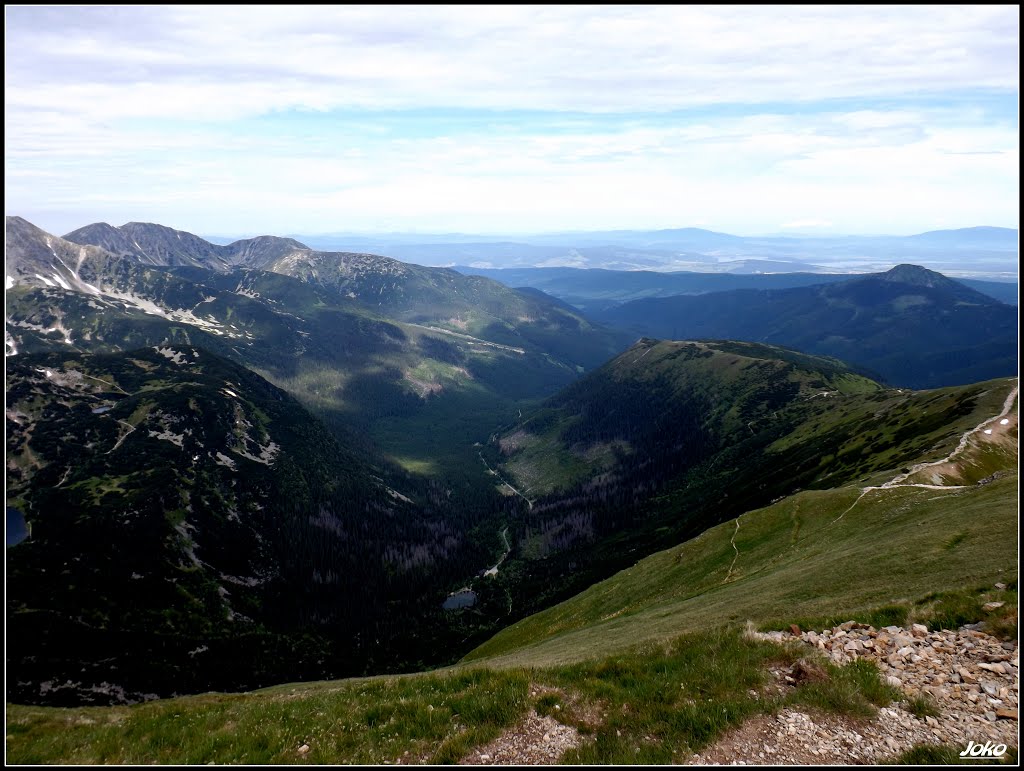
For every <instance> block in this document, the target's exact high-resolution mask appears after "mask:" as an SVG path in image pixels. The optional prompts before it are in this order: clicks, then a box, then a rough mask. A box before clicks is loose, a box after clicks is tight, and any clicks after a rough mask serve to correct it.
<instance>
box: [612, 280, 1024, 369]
mask: <svg viewBox="0 0 1024 771" xmlns="http://www.w3.org/2000/svg"><path fill="white" fill-rule="evenodd" d="M597 317H598V318H600V319H601V320H603V321H605V322H606V323H608V324H612V325H617V326H620V327H622V328H624V329H628V330H630V331H633V332H635V333H637V334H644V335H652V336H657V337H667V338H672V339H701V338H712V339H732V340H750V341H755V342H766V343H772V344H776V345H785V346H788V347H792V348H796V349H798V350H802V351H806V352H808V353H816V354H823V355H828V356H834V357H836V358H839V359H842V360H843V361H847V362H850V363H853V364H857V365H860V366H862V367H865V368H867V369H868V370H870V371H872V372H876V373H878V374H879V376H881V377H882V378H884V379H885V380H886V381H888V382H889V383H891V384H893V385H899V386H904V387H910V388H934V387H937V386H943V385H954V384H961V383H971V382H976V381H979V380H985V379H989V378H993V377H1000V376H1004V375H1012V374H1014V373H1015V372H1016V371H1017V309H1016V308H1014V307H1012V306H1009V305H1005V304H1003V303H1000V302H997V301H995V300H994V299H992V298H990V297H988V296H986V295H983V294H981V293H979V292H976V291H974V290H973V289H970V288H968V287H966V286H964V285H963V284H961V283H959V282H956V281H952V280H950V279H948V278H946V277H945V276H942V275H940V274H938V273H935V272H933V271H929V270H926V269H924V268H921V267H918V266H914V265H900V266H897V267H896V268H893V269H892V270H890V271H888V272H887V273H882V274H869V275H864V276H858V277H856V278H852V279H848V280H846V281H841V282H836V283H831V284H821V285H817V286H808V287H795V288H791V289H779V290H751V289H747V290H733V291H728V292H714V293H711V294H705V295H698V296H678V297H666V298H650V299H644V300H635V301H632V302H629V303H626V304H624V305H621V306H618V307H615V308H610V309H608V310H606V311H604V312H602V313H599V314H597Z"/></svg>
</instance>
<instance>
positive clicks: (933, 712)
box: [907, 696, 942, 720]
mask: <svg viewBox="0 0 1024 771" xmlns="http://www.w3.org/2000/svg"><path fill="white" fill-rule="evenodd" d="M907 712H909V713H910V714H911V715H913V716H914V717H916V718H917V719H918V720H924V719H925V718H926V717H938V716H939V715H940V714H942V713H941V711H940V710H939V707H938V705H937V704H936V703H935V702H934V701H932V700H931V699H929V698H928V697H927V696H915V697H913V698H912V699H908V700H907Z"/></svg>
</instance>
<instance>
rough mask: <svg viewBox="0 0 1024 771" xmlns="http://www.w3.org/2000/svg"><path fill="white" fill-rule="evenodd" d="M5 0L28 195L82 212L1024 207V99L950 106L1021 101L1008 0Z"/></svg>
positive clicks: (753, 213)
mask: <svg viewBox="0 0 1024 771" xmlns="http://www.w3.org/2000/svg"><path fill="white" fill-rule="evenodd" d="M6 16H7V33H6V34H7V41H6V42H7V61H6V63H7V76H6V77H7V81H6V89H5V100H6V111H5V118H6V121H5V124H6V174H7V197H8V201H9V204H8V205H9V206H17V207H18V208H17V210H15V211H12V213H22V214H25V215H28V214H29V213H31V212H43V213H51V214H54V215H55V214H56V213H57V212H63V215H62V216H65V217H69V216H71V214H72V213H74V212H83V214H81V215H77V216H79V219H78V220H77V221H75V222H68V223H66V224H67V227H65V228H64V230H69V229H71V228H72V227H76V226H78V225H82V224H85V221H88V220H92V219H110V220H113V221H115V222H116V223H118V224H119V223H120V222H123V221H124V220H126V219H153V220H158V221H163V222H167V223H168V224H172V225H175V226H177V227H182V228H185V229H189V230H199V231H203V232H224V231H228V230H230V231H232V232H245V231H248V232H268V231H276V232H295V231H302V230H305V231H307V232H311V231H325V230H338V229H343V228H346V227H370V228H372V227H374V226H375V225H376V223H382V222H387V223H388V226H389V227H394V226H395V224H396V223H403V222H404V223H407V224H408V226H409V227H417V228H421V229H427V230H439V229H448V228H451V229H464V230H468V229H472V228H478V229H489V230H508V229H515V228H517V227H518V228H519V229H530V228H533V229H545V228H551V229H564V228H596V227H600V228H603V227H619V226H621V227H644V226H651V227H666V226H675V225H680V224H693V223H696V222H701V223H714V227H716V228H718V229H728V228H730V227H731V228H733V229H734V230H740V231H747V232H749V231H751V230H758V229H761V230H768V229H771V230H774V229H775V228H777V227H779V226H778V224H777V223H779V222H785V223H787V225H784V226H782V227H822V228H824V227H835V228H837V229H842V230H846V231H851V232H855V231H859V230H863V229H865V228H867V229H870V230H875V231H877V230H879V229H880V228H881V227H883V226H884V225H885V224H894V225H895V226H897V227H900V228H901V229H903V230H906V229H907V228H908V227H913V226H912V225H908V224H907V223H910V222H915V223H931V222H933V221H934V220H935V219H936V217H940V216H941V217H944V218H947V219H949V220H950V221H951V222H959V223H961V224H964V225H967V224H979V223H986V224H1006V225H1013V224H1015V223H1016V218H1017V200H1018V172H1017V168H1018V163H1017V162H1018V154H1017V145H1018V129H1017V125H1016V117H1015V111H1006V110H1004V113H1005V112H1013V113H1014V114H1013V115H1012V116H1007V115H1006V114H1003V115H1002V116H1001V117H1000V115H997V116H996V117H993V116H992V115H991V114H989V113H988V112H987V111H986V110H985V109H984V108H983V107H976V108H971V109H963V107H962V105H961V104H957V105H955V106H952V107H944V106H943V104H944V99H945V98H946V95H947V94H960V95H961V97H962V95H963V94H965V93H966V94H984V95H988V96H987V97H986V98H993V99H1000V98H1001V99H1002V100H1003V104H1005V103H1007V102H1011V101H1014V100H1015V94H1016V89H1017V86H1018V75H1017V72H1018V68H1017V48H1018V36H1019V9H1018V8H1016V7H1012V6H999V7H978V8H975V7H967V6H961V7H956V6H939V7H931V8H924V9H917V8H885V7H880V6H874V7H855V8H846V7H807V6H800V7H792V8H788V7H771V8H766V9H760V8H755V7H743V8H739V7H726V8H720V7H682V6H657V7H653V6H648V7H641V8H631V7H611V6H598V7H580V6H559V7H520V6H474V7H469V8H462V7H454V6H453V7H445V6H412V7H397V6H396V7H391V8H386V9H383V10H378V9H376V8H374V7H370V6H338V7H334V6H315V7H311V6H300V7H295V8H293V7H287V8H285V7H272V8H268V9H264V8H256V7H253V8H246V9H241V10H236V9H234V8H230V7H224V6H218V7H213V8H206V7H197V6H192V7H187V6H171V7H129V8H103V7H79V8H75V7H50V8H32V7H9V8H8V9H7V12H6ZM978 104H982V105H984V104H986V101H985V99H983V98H979V100H978ZM758 105H761V106H760V107H759V106H758ZM378 109H386V110H389V111H392V112H390V113H388V114H385V115H381V114H379V113H375V112H373V111H374V110H378ZM487 110H501V111H502V112H500V113H495V114H491V115H490V117H487V114H486V112H485V111H487ZM672 111H676V112H672ZM679 111H681V112H679ZM84 212H88V213H84ZM809 212H812V213H814V214H813V216H811V217H809V216H808V213H809ZM802 221H805V222H815V223H818V224H813V225H808V224H800V223H801V222H802ZM826 223H834V224H826ZM41 224H43V223H41Z"/></svg>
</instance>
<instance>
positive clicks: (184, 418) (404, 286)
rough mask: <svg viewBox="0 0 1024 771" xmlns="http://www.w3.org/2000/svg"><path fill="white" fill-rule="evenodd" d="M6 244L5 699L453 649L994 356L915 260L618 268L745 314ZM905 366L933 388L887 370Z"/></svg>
mask: <svg viewBox="0 0 1024 771" xmlns="http://www.w3.org/2000/svg"><path fill="white" fill-rule="evenodd" d="M6 263H7V265H6V273H7V282H6V283H7V292H6V299H7V328H6V340H7V353H8V356H7V387H8V411H7V421H8V422H7V426H8V464H7V465H8V472H7V480H8V507H9V509H13V510H15V511H16V512H17V513H19V514H20V515H21V516H22V517H23V518H24V520H25V522H26V530H27V533H28V536H27V537H26V538H25V539H24V540H22V541H21V542H19V543H17V544H16V545H13V546H11V547H10V548H9V551H8V627H9V628H10V629H13V630H14V631H13V633H12V634H11V635H10V636H9V638H8V641H9V642H8V668H9V671H10V672H12V673H13V675H14V677H13V678H12V679H11V682H13V683H14V685H12V686H10V687H11V689H12V690H10V691H9V693H10V694H13V698H15V699H16V700H18V701H22V702H29V703H49V704H72V703H125V702H133V701H138V700H143V699H149V698H152V697H153V696H160V697H162V696H168V695H171V694H175V693H183V692H194V691H201V690H206V689H209V688H218V689H229V690H231V689H249V688H254V687H260V686H265V685H271V684H273V683H278V682H282V681H286V680H289V679H309V678H323V677H338V676H346V675H361V674H374V673H381V672H394V671H400V670H409V669H420V668H425V667H430V666H437V665H439V664H447V663H453V662H454V661H455V660H457V659H458V658H459V657H461V656H462V655H464V654H466V653H467V652H469V651H470V650H472V649H473V648H475V647H476V646H478V645H481V644H483V643H485V642H486V641H487V640H488V639H489V638H490V637H491V636H492V635H493V634H494V633H495V632H497V631H498V630H500V629H502V628H504V627H506V626H508V625H509V624H512V623H513V622H516V621H517V620H519V619H523V618H526V617H528V616H530V615H531V614H533V613H535V612H538V611H543V610H544V609H546V608H549V607H551V606H553V605H554V604H555V603H559V602H562V601H565V600H568V599H570V598H571V597H573V596H574V595H576V594H577V593H578V592H580V591H584V590H586V589H587V588H588V587H591V586H593V585H594V584H595V583H596V582H599V581H602V580H605V579H608V578H609V577H611V576H613V575H614V574H615V573H616V571H618V570H620V569H623V568H628V567H629V566H630V565H633V564H634V563H636V562H637V560H640V559H642V558H644V557H645V556H647V555H649V554H652V553H654V552H656V551H658V550H660V549H665V548H668V547H671V546H673V545H675V544H679V543H681V542H683V541H686V540H687V539H691V538H694V537H697V536H699V535H700V534H701V533H703V532H705V531H707V530H708V529H709V528H713V527H715V526H717V525H719V524H720V523H723V522H726V521H729V520H732V519H735V518H736V517H739V516H741V515H743V514H744V513H745V512H748V511H751V510H753V509H757V508H759V507H766V506H771V505H773V502H778V501H780V500H787V499H789V498H791V497H792V496H794V495H798V494H800V493H801V491H830V490H835V489H838V488H840V487H843V486H845V485H849V484H853V483H855V482H857V481H858V480H862V479H868V478H871V477H872V476H873V475H878V474H882V473H888V472H890V471H892V470H894V469H895V470H899V469H901V468H907V469H910V467H911V466H912V465H913V464H914V463H917V462H919V461H920V460H921V459H922V458H924V459H929V460H930V459H932V456H933V455H934V454H935V453H937V452H939V451H940V450H941V451H942V452H945V451H946V450H947V449H948V446H949V445H950V444H954V445H955V444H956V441H957V439H958V436H959V433H958V432H961V433H962V431H963V428H962V427H963V425H964V423H965V422H966V421H970V420H975V419H976V417H977V416H978V415H979V414H980V413H982V412H986V411H990V410H991V402H992V401H993V400H994V399H996V398H997V395H998V398H999V399H1002V398H1004V396H1005V391H1007V389H1008V388H1009V386H1008V385H1007V381H1005V380H991V378H995V377H1005V376H1008V375H1010V374H1012V373H1013V369H1012V367H1011V365H1012V366H1013V367H1015V362H1016V359H1015V355H1016V348H1015V342H1014V348H1013V352H1012V354H1011V353H1009V352H1008V349H1007V345H1008V341H1009V340H1010V337H1009V336H1008V335H1009V333H1008V332H1007V331H1006V319H1007V318H1009V317H1011V316H1014V315H1015V310H1014V309H1013V308H1012V307H1010V306H1008V305H1004V304H1001V303H999V302H997V301H995V300H993V299H992V298H989V297H986V296H984V295H982V294H980V293H978V292H975V291H974V290H972V289H970V288H968V287H966V286H964V285H962V284H959V283H957V282H954V281H950V280H949V279H947V278H945V277H944V276H941V275H938V274H935V273H933V272H930V271H928V270H926V269H923V268H920V267H918V266H900V267H899V268H896V269H894V270H892V271H890V272H888V273H886V274H882V275H864V276H857V277H854V278H850V279H847V280H845V281H841V282H835V283H831V284H813V285H807V286H793V287H790V288H784V289H772V290H734V291H731V292H716V293H711V294H705V295H697V296H680V297H668V298H661V299H660V300H659V299H657V298H654V299H646V300H639V301H636V303H655V302H670V303H677V302H683V301H686V302H689V301H702V302H704V303H705V305H704V306H701V307H702V308H705V310H704V311H702V312H704V313H706V317H707V319H709V321H707V322H706V323H707V324H708V325H709V326H708V327H707V328H708V329H710V328H711V327H710V324H711V323H712V322H715V323H718V322H721V323H726V322H729V323H733V322H736V323H738V321H739V320H743V321H744V323H745V324H746V325H747V326H746V327H745V328H747V329H751V330H756V331H757V332H758V334H759V336H757V337H755V336H754V335H753V334H751V337H752V338H753V339H750V340H748V341H746V342H743V341H740V340H736V339H732V340H728V339H723V338H726V337H729V336H734V337H742V335H739V334H736V335H716V336H712V335H706V334H701V330H697V332H696V333H694V334H689V333H685V332H682V333H680V334H678V335H677V334H675V333H674V331H673V332H672V333H669V334H666V333H664V331H661V332H659V333H658V334H657V336H665V337H676V336H679V337H686V338H688V339H684V340H656V339H653V336H651V335H650V334H649V333H646V332H643V330H638V328H637V325H638V324H641V323H643V324H648V323H650V324H656V323H662V324H664V323H670V320H671V319H677V318H678V317H677V316H673V315H671V313H670V312H669V311H666V314H665V315H664V316H663V317H659V316H657V315H656V314H654V313H653V312H651V311H649V310H646V307H647V306H643V307H642V308H641V311H638V312H636V314H635V315H634V316H629V315H628V312H633V308H634V306H635V304H636V303H625V304H621V305H619V306H616V307H615V308H612V309H610V310H607V311H606V312H603V313H602V315H601V319H602V320H592V319H591V318H589V317H588V316H587V315H585V314H584V313H582V312H580V311H579V310H578V309H576V308H574V307H572V306H571V305H569V304H568V303H566V302H564V301H563V300H561V299H557V298H554V297H550V296H548V295H547V294H545V293H544V292H543V291H540V290H538V289H536V288H524V289H513V288H510V287H507V286H504V285H503V284H501V283H499V282H497V281H494V280H492V279H489V278H487V277H482V276H465V275H462V274H460V273H458V272H456V271H453V270H448V269H443V268H430V267H424V266H418V265H410V264H407V263H403V262H400V261H398V260H395V259H392V258H389V257H384V256H379V255H373V254H367V253H363V252H351V251H343V252H325V251H319V250H317V249H312V248H308V247H306V246H305V245H303V243H301V242H299V241H296V240H294V239H281V238H275V237H272V236H265V237H260V238H256V239H247V240H245V241H237V242H232V243H230V244H223V245H218V244H213V243H211V242H209V241H207V240H205V239H201V238H198V237H197V236H194V235H191V234H188V233H184V232H181V231H175V230H172V229H170V228H165V227H162V226H159V225H147V224H138V223H132V224H129V225H126V226H123V227H121V228H114V227H111V226H109V225H103V224H99V225H94V226H88V227H86V228H82V229H80V230H78V231H75V232H74V233H70V234H68V235H67V237H65V238H60V237H57V236H54V235H52V234H48V233H46V232H44V231H42V230H40V229H39V228H36V227H35V226H33V225H31V223H28V222H26V221H25V220H22V219H20V218H17V217H9V218H8V219H7V260H6ZM795 280H796V281H798V282H802V281H803V280H804V279H803V277H801V278H798V279H795ZM790 293H799V294H796V295H791V294H790ZM732 295H740V296H741V300H743V299H744V298H747V299H746V300H745V301H736V302H731V301H727V300H724V299H723V298H728V297H730V296H732ZM779 296H781V297H782V298H783V299H782V300H779V299H778V298H779ZM751 298H753V299H751ZM672 307H675V306H672ZM755 310H756V313H755ZM615 313H620V314H627V315H622V316H615V315H614V314H615ZM716 314H717V315H716ZM757 314H760V316H759V321H758V317H757ZM686 318H687V319H688V320H692V319H699V318H701V317H700V316H699V315H697V314H696V313H687V315H686ZM687 323H689V321H688V322H687ZM758 324H759V325H760V328H759V329H758V328H757V327H758ZM837 325H838V326H837ZM701 329H703V328H701ZM1013 329H1014V336H1013V338H1012V339H1013V340H1014V341H1015V339H1016V338H1015V329H1016V327H1015V326H1014V328H1013ZM836 330H840V331H836ZM730 331H741V330H739V329H738V328H737V329H736V330H730ZM926 331H930V333H931V337H932V338H934V339H933V340H929V341H927V345H925V346H924V347H923V348H922V350H921V351H920V352H917V353H914V352H912V351H911V349H912V348H913V346H914V345H916V344H917V343H916V342H915V341H917V340H919V339H921V338H924V337H925V335H926ZM798 332H802V334H803V335H804V336H803V337H799V338H798V339H797V341H796V342H787V340H784V339H781V338H784V337H785V335H786V334H789V333H792V334H797V333H798ZM938 332H941V333H942V334H939V333H938ZM638 334H641V335H643V336H641V337H640V339H639V340H637V336H638ZM972 335H973V337H971V336H972ZM837 336H845V340H844V341H843V343H844V344H845V345H846V346H847V347H846V348H844V349H842V355H841V356H837V355H836V354H834V353H832V352H831V349H829V350H822V347H823V346H825V342H822V341H828V342H829V344H833V345H834V344H836V341H835V339H834V338H835V337H837ZM986 336H987V337H988V338H989V344H987V345H977V346H975V347H976V348H977V354H976V358H975V359H973V360H966V359H965V358H964V357H965V356H966V351H967V350H968V349H970V348H971V347H972V346H971V343H970V340H972V339H974V340H977V339H978V338H979V337H986ZM697 337H704V338H708V337H717V338H718V339H702V340H697V339H695V338H697ZM787 339H788V338H787ZM798 343H799V344H798ZM816 346H818V347H817V348H816ZM792 348H799V349H800V350H792ZM908 351H911V352H910V353H908ZM887 352H888V354H890V355H891V356H893V357H901V356H902V357H904V358H906V364H905V369H904V370H903V372H902V374H900V373H899V372H897V375H896V376H892V375H885V373H882V374H883V375H885V379H887V380H889V383H883V382H879V381H878V379H877V377H878V376H877V375H876V374H875V373H876V372H880V371H881V369H880V368H879V367H878V366H877V365H878V364H879V362H881V363H883V364H884V363H885V361H886V359H885V354H886V353H887ZM840 359H844V360H840ZM965 362H966V363H965ZM873 365H876V366H873ZM928 367H931V369H928ZM972 367H973V368H974V369H972ZM984 367H989V369H988V370H984V369H983V368H984ZM1008 367H1010V369H1009V371H1006V370H1007V368H1008ZM922 372H924V373H925V375H924V376H928V377H935V378H937V379H946V380H945V382H946V383H948V384H949V387H943V388H937V389H934V390H928V391H923V392H916V391H912V390H906V388H907V387H908V386H907V384H906V383H903V382H900V381H899V380H898V378H900V377H906V378H907V379H909V378H910V377H912V376H913V377H918V376H922V375H921V373H922ZM986 372H990V373H991V374H984V373H986ZM977 373H982V375H981V376H980V377H976V378H975V377H974V376H975V375H976V374H977ZM960 377H971V378H974V379H973V380H956V378H960ZM951 379H952V382H951ZM980 380H985V382H976V381H980ZM894 385H898V386H901V387H899V388H894V387H891V386H894ZM971 473H972V474H973V476H970V478H969V479H967V478H965V480H964V484H965V485H974V484H977V483H979V482H980V481H982V480H983V478H984V477H985V476H986V475H987V474H990V473H991V472H989V471H986V472H985V474H980V472H979V474H980V475H979V474H974V472H971ZM9 515H10V512H9ZM453 598H454V601H453ZM139 651H142V652H144V655H141V656H140V655H139Z"/></svg>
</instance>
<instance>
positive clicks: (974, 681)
mask: <svg viewBox="0 0 1024 771" xmlns="http://www.w3.org/2000/svg"><path fill="white" fill-rule="evenodd" d="M794 632H799V630H793V632H769V633H767V634H761V635H758V636H760V637H762V638H764V639H769V640H773V641H776V642H779V643H784V642H787V641H789V642H796V641H800V642H801V643H802V644H804V645H807V646H810V647H814V648H816V649H818V650H819V651H821V652H822V653H823V654H824V655H826V656H828V657H829V658H830V659H831V660H832V661H833V662H834V663H836V664H839V665H845V664H848V663H850V662H851V661H853V660H855V659H858V658H866V659H870V660H872V661H874V662H876V663H877V665H878V667H879V669H880V670H881V672H882V676H883V677H885V678H886V680H887V681H888V682H889V684H890V685H892V686H895V687H897V688H899V689H900V690H901V691H902V692H903V693H904V695H905V696H906V700H905V701H903V702H900V703H899V704H895V703H894V704H891V705H890V706H888V707H883V708H882V709H880V710H879V712H878V715H877V716H875V717H874V718H872V719H870V720H855V719H852V718H848V717H839V716H832V715H829V716H824V715H818V714H809V713H807V712H803V711H799V710H795V709H786V710H783V711H782V712H780V713H779V714H778V715H774V716H766V717H758V718H755V719H753V720H749V721H747V722H746V723H744V724H743V725H742V726H740V727H739V728H738V729H736V730H734V731H732V732H730V733H729V734H727V735H726V736H724V737H723V738H722V739H720V740H719V741H718V742H716V743H715V744H714V745H712V746H711V747H709V748H708V749H707V750H705V751H704V752H702V753H700V754H697V755H694V756H693V758H692V759H691V761H690V762H691V763H693V764H728V765H732V764H736V765H748V764H761V765H766V764H851V763H878V762H885V761H887V760H893V759H894V758H896V757H897V756H898V755H899V754H900V753H902V752H904V751H905V750H908V749H910V748H911V747H913V746H915V745H919V744H928V745H939V744H942V745H954V746H957V747H962V748H964V749H966V748H967V746H968V743H969V742H971V741H973V742H975V743H977V744H984V743H985V742H992V743H993V744H1005V745H1008V746H1010V747H1015V746H1017V703H1018V696H1019V686H1020V684H1019V677H1018V671H1019V670H1018V657H1017V643H1016V642H1002V641H1000V640H999V639H997V638H995V637H992V636H990V635H987V634H984V633H982V632H979V631H976V630H973V629H969V628H964V629H961V630H959V631H956V632H953V631H948V630H942V631H929V630H928V629H927V628H926V627H924V626H921V625H917V624H915V625H914V626H913V627H911V628H910V629H904V628H902V627H895V626H890V627H884V628H882V629H874V628H873V627H870V626H867V625H864V624H857V623H854V622H852V621H850V622H847V623H845V624H842V625H841V626H839V627H836V628H834V629H828V630H825V631H823V632H820V633H818V632H799V634H795V633H794ZM783 677H784V678H785V677H787V675H783ZM913 699H926V700H927V701H928V702H930V703H931V704H932V705H933V706H934V708H935V710H936V711H937V712H938V714H937V716H930V715H923V714H922V715H921V716H916V715H915V714H914V713H913V712H912V711H911V707H912V700H913ZM920 711H921V710H918V712H920Z"/></svg>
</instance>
